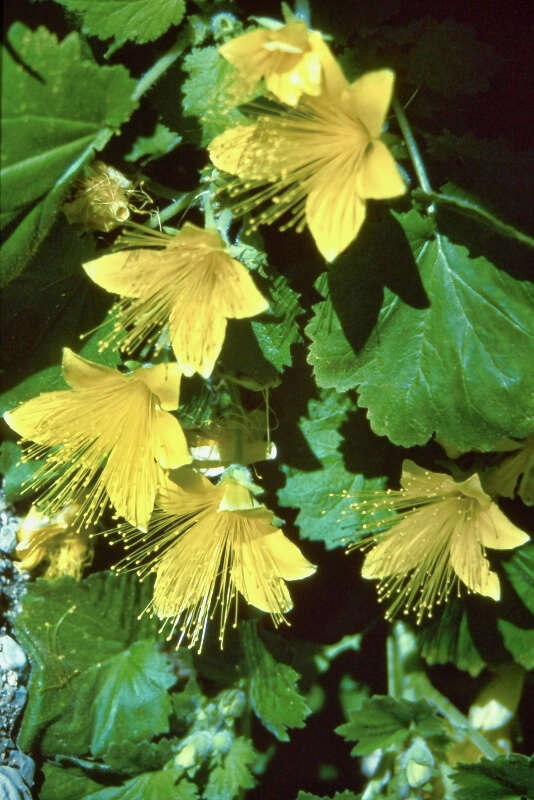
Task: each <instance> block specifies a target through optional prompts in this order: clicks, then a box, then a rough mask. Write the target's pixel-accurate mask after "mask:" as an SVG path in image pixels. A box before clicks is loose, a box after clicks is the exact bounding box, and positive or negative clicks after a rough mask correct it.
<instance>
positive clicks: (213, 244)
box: [173, 222, 226, 252]
mask: <svg viewBox="0 0 534 800" xmlns="http://www.w3.org/2000/svg"><path fill="white" fill-rule="evenodd" d="M173 242H174V245H176V244H179V245H180V247H184V248H185V247H188V248H197V247H203V248H207V249H209V250H220V251H222V252H225V251H226V245H225V243H224V242H223V240H222V239H221V237H220V236H219V234H218V232H217V231H216V229H215V228H199V227H198V225H193V223H192V222H184V224H183V225H182V228H181V230H180V232H179V233H178V234H176V236H175V237H174V239H173Z"/></svg>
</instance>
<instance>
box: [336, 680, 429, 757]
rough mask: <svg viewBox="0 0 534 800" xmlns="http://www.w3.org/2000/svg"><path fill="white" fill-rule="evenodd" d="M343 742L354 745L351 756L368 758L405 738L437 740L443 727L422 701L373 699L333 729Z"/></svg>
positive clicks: (381, 697)
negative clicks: (344, 740) (418, 737)
mask: <svg viewBox="0 0 534 800" xmlns="http://www.w3.org/2000/svg"><path fill="white" fill-rule="evenodd" d="M335 730H336V733H339V734H340V735H341V736H343V737H344V738H345V739H348V740H349V741H356V742H357V744H356V746H355V747H353V749H352V750H351V754H352V755H358V756H365V755H369V754H370V753H372V752H373V750H376V749H377V748H379V747H380V748H382V749H383V750H384V749H386V748H387V747H389V746H390V745H393V744H401V743H402V742H403V741H404V740H405V739H406V738H407V736H408V735H410V734H415V735H420V736H421V737H422V738H423V739H428V738H432V737H439V738H441V737H442V736H443V734H444V731H445V729H444V727H443V723H442V721H441V719H440V718H439V717H438V716H436V714H435V712H434V711H433V709H432V708H431V707H430V706H429V705H428V703H427V702H426V701H425V700H418V701H416V702H412V701H411V700H404V699H401V700H395V699H394V698H393V697H386V696H380V695H375V696H374V697H371V698H370V699H369V700H365V701H364V702H363V703H362V705H361V707H360V709H359V710H358V711H354V712H353V713H352V715H351V719H350V721H349V722H346V723H345V724H344V725H340V726H339V727H337V728H336V729H335Z"/></svg>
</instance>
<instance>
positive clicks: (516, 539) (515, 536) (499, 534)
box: [479, 503, 530, 550]
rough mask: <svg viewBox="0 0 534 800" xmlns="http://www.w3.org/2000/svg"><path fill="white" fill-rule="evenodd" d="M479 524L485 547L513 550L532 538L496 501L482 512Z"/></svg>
mask: <svg viewBox="0 0 534 800" xmlns="http://www.w3.org/2000/svg"><path fill="white" fill-rule="evenodd" d="M479 524H480V531H481V538H482V544H483V545H484V547H491V548H493V549H494V550H512V549H513V548H514V547H520V546H521V545H522V544H525V542H528V541H529V540H530V536H528V535H527V534H526V533H525V532H524V531H522V530H521V529H520V528H518V527H517V526H516V525H514V524H513V522H510V520H509V519H508V517H506V516H505V515H504V514H503V513H502V511H501V510H500V508H499V507H498V506H497V505H496V504H495V503H492V504H491V506H490V507H489V508H488V509H487V510H486V511H483V512H481V513H480V515H479Z"/></svg>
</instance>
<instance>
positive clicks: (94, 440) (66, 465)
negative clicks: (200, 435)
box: [4, 348, 191, 528]
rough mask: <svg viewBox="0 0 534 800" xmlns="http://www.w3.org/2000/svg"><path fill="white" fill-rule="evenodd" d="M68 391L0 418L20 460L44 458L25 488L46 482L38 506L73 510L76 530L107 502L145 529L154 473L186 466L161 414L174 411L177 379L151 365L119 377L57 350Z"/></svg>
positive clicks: (169, 367)
mask: <svg viewBox="0 0 534 800" xmlns="http://www.w3.org/2000/svg"><path fill="white" fill-rule="evenodd" d="M63 377H64V378H65V381H66V382H67V383H68V384H69V386H70V387H71V389H70V391H59V392H46V393H45V394H41V395H39V397H35V398H34V399H33V400H28V402H26V403H22V404H21V405H20V406H18V408H16V409H14V410H13V411H9V412H7V413H6V414H4V419H5V420H6V422H7V423H8V425H9V426H10V427H11V428H13V430H15V431H16V432H17V433H19V434H20V435H21V436H22V438H23V439H24V440H26V441H32V442H34V443H35V444H32V445H30V446H29V447H27V448H26V451H25V457H26V458H42V457H46V461H45V463H44V464H43V465H42V466H41V467H39V468H38V470H37V472H36V474H35V477H34V481H33V484H32V485H34V486H36V487H37V488H40V487H42V486H43V485H47V484H48V488H46V489H45V491H44V493H43V494H42V496H41V497H40V499H39V505H41V506H42V507H43V508H44V510H46V511H47V512H49V513H51V512H54V511H60V510H61V509H62V508H63V507H64V506H65V505H67V504H68V503H76V504H78V505H79V507H80V511H79V518H80V524H81V523H85V525H86V527H87V526H88V525H89V524H90V522H91V521H93V520H96V519H98V517H100V516H101V514H102V513H103V511H104V509H105V507H106V505H107V503H108V502H109V501H111V503H112V504H113V506H114V507H115V510H116V511H117V513H118V514H120V515H121V516H123V517H125V518H126V519H127V520H128V521H129V522H131V523H132V525H137V526H139V527H141V528H146V526H147V524H148V520H149V518H150V514H151V512H152V509H153V507H154V499H155V496H156V491H157V488H158V486H159V485H160V483H161V482H162V479H163V477H164V472H163V469H162V468H173V467H180V466H182V465H183V464H188V463H190V462H191V456H190V455H189V451H188V448H187V443H186V440H185V436H184V433H183V431H182V428H181V425H180V423H179V422H178V420H177V419H176V418H175V417H173V415H172V414H169V413H168V412H169V411H170V410H173V409H176V408H178V398H179V389H180V378H181V374H180V371H179V370H178V367H177V365H176V364H158V365H157V366H154V367H148V368H140V369H136V370H135V371H134V372H132V373H131V374H129V375H124V374H122V373H120V372H117V371H116V370H114V369H111V368H110V367H105V366H103V365H102V364H95V363H93V362H92V361H87V360H86V359H85V358H82V357H81V356H78V355H76V354H75V353H73V352H72V351H71V350H69V349H68V348H65V349H64V350H63Z"/></svg>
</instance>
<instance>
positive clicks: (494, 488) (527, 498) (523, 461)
mask: <svg viewBox="0 0 534 800" xmlns="http://www.w3.org/2000/svg"><path fill="white" fill-rule="evenodd" d="M498 449H499V450H500V451H503V452H506V451H515V452H512V454H511V455H509V456H507V457H506V458H504V459H503V461H501V463H500V464H498V465H497V466H496V467H492V468H491V469H489V470H488V472H487V473H486V474H485V476H484V487H485V489H486V490H487V491H488V492H489V493H490V494H496V495H499V496H500V497H515V495H516V492H517V494H518V495H519V497H520V498H521V500H522V501H523V503H525V505H527V506H534V434H532V435H531V436H529V437H528V438H527V439H525V440H524V441H522V442H516V441H514V440H513V439H506V440H505V441H504V442H502V443H501V446H500V447H499V448H498Z"/></svg>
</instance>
